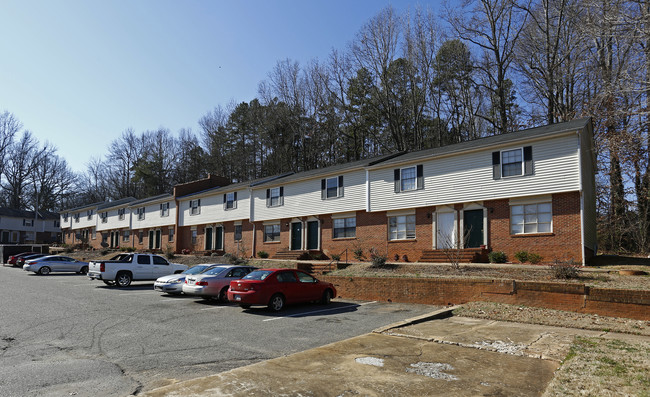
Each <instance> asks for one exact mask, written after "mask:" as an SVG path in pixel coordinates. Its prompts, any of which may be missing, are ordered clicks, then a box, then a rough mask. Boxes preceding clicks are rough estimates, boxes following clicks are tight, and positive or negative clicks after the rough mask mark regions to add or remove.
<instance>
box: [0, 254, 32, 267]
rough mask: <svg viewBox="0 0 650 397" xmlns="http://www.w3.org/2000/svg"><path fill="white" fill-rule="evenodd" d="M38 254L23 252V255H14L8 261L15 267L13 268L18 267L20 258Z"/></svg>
mask: <svg viewBox="0 0 650 397" xmlns="http://www.w3.org/2000/svg"><path fill="white" fill-rule="evenodd" d="M36 253H37V252H23V253H20V254H16V255H12V256H10V257H9V259H8V260H7V263H8V264H10V265H13V266H18V265H17V264H16V262H17V261H18V259H19V258H21V257H23V256H28V255H34V254H36Z"/></svg>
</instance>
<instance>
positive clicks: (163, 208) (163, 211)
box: [160, 203, 169, 217]
mask: <svg viewBox="0 0 650 397" xmlns="http://www.w3.org/2000/svg"><path fill="white" fill-rule="evenodd" d="M160 216H161V217H163V216H169V203H162V204H160Z"/></svg>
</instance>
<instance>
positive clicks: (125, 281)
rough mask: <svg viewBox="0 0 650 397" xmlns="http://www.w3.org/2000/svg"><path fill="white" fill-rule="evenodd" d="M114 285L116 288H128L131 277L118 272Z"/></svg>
mask: <svg viewBox="0 0 650 397" xmlns="http://www.w3.org/2000/svg"><path fill="white" fill-rule="evenodd" d="M115 284H116V285H117V286H118V287H128V286H129V285H131V275H130V274H129V273H127V272H120V273H118V274H117V277H116V278H115Z"/></svg>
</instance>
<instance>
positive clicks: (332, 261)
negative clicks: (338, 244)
mask: <svg viewBox="0 0 650 397" xmlns="http://www.w3.org/2000/svg"><path fill="white" fill-rule="evenodd" d="M343 254H345V263H346V264H347V263H348V249H347V248H346V249H345V250H344V251H342V252H341V253H340V254H339V255H338V256H339V258H340V257H341V256H342V255H343ZM340 261H341V259H339V260H338V261H336V262H337V263H339V262H340ZM332 263H334V259H332V260H331V261H330V263H328V264H327V269H328V270H327V271H328V272H331V271H332Z"/></svg>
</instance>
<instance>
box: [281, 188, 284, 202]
mask: <svg viewBox="0 0 650 397" xmlns="http://www.w3.org/2000/svg"><path fill="white" fill-rule="evenodd" d="M280 205H284V186H280Z"/></svg>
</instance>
